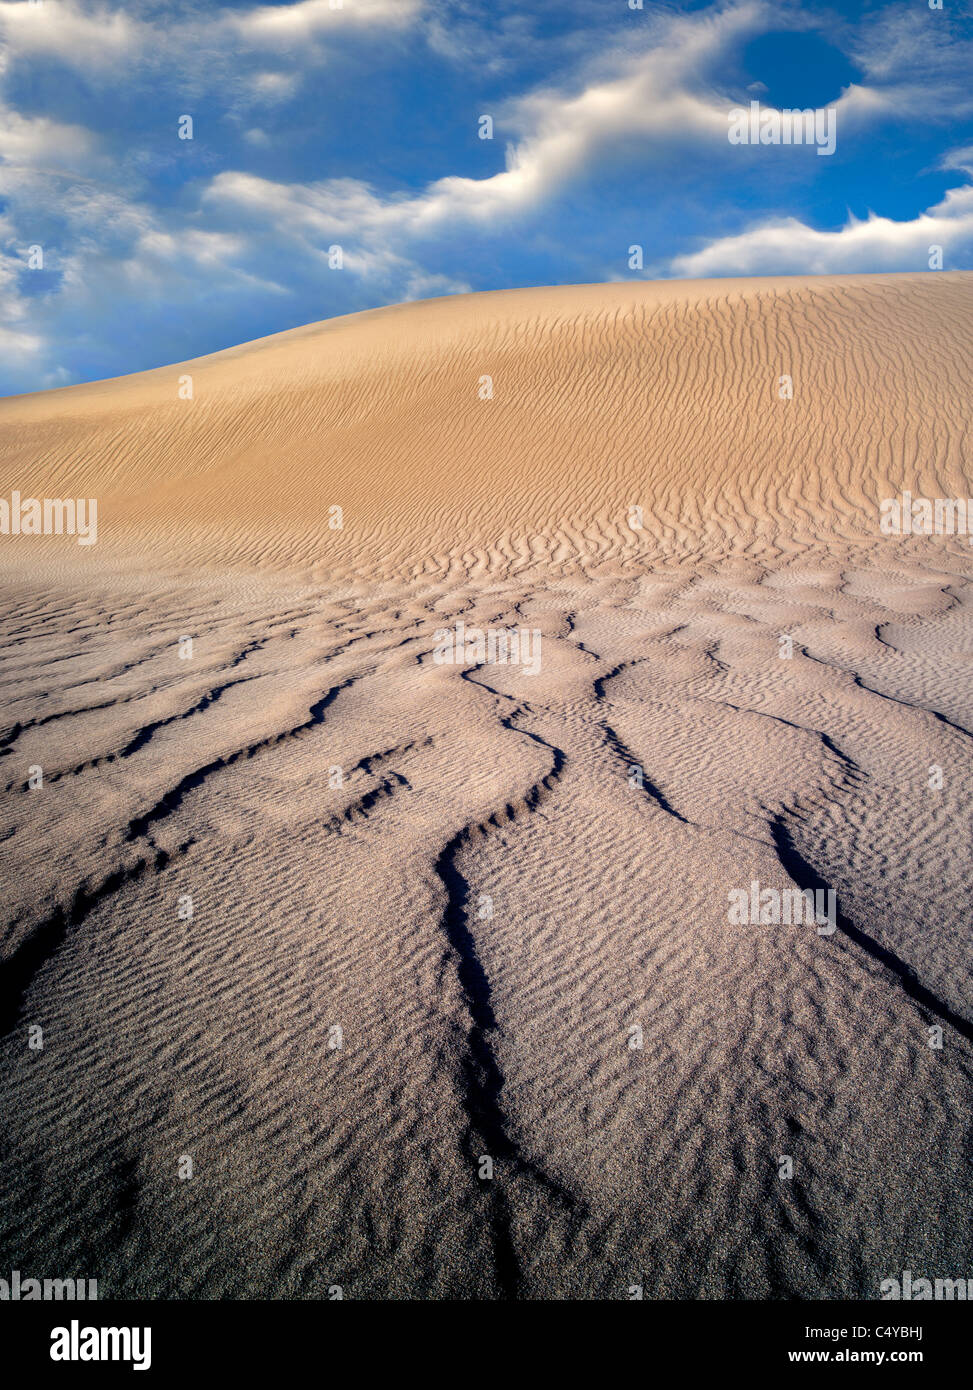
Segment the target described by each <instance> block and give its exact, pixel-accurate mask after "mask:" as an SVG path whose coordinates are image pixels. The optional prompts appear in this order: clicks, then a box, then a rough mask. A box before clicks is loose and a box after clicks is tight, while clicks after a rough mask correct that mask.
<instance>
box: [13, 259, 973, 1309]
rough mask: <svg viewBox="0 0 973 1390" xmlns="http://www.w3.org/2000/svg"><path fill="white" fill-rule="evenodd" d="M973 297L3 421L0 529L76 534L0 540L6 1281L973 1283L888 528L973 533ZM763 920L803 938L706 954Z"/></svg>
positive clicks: (589, 321)
mask: <svg viewBox="0 0 973 1390" xmlns="http://www.w3.org/2000/svg"><path fill="white" fill-rule="evenodd" d="M971 301H973V276H939V275H923V276H881V277H849V278H847V279H834V280H827V281H786V280H785V281H777V282H769V281H752V282H742V281H735V282H723V283H713V284H710V285H707V284H698V285H686V284H679V285H676V284H672V285H630V284H626V285H612V286H585V287H572V288H565V289H561V290H539V291H518V292H511V293H503V294H491V295H478V296H466V297H460V298H458V299H453V300H442V301H432V302H429V303H426V304H419V305H412V306H405V307H401V308H397V309H393V310H383V311H379V312H376V313H373V314H365V315H357V316H354V317H353V318H350V319H346V320H335V321H333V322H331V323H327V324H322V325H315V326H313V327H311V328H308V329H302V330H298V331H296V332H294V333H289V334H284V335H281V336H280V337H278V338H275V339H268V340H265V341H264V342H262V343H258V344H254V345H247V346H246V347H243V348H239V349H234V350H232V351H231V352H227V353H222V354H218V355H216V356H214V357H211V358H207V359H203V360H202V361H200V362H198V363H189V364H184V365H183V366H180V367H173V368H167V369H164V370H161V371H158V372H153V373H147V374H144V375H142V376H139V377H132V378H125V379H122V380H120V381H117V382H107V383H99V384H97V385H95V386H90V387H81V388H71V389H69V390H66V391H59V392H54V393H47V394H46V395H44V396H37V397H24V398H20V399H18V400H12V401H7V402H2V403H0V441H2V452H3V458H4V463H3V466H2V485H0V492H2V491H3V490H4V488H5V489H6V492H5V495H7V496H9V495H10V491H11V489H13V488H16V487H19V488H20V489H21V490H22V491H23V492H24V493H26V492H27V491H33V492H34V493H35V494H36V495H49V496H67V495H77V496H81V495H86V496H87V495H96V496H97V497H98V499H99V541H98V544H97V545H95V546H91V547H79V546H76V545H75V544H74V543H73V542H72V541H70V540H69V539H68V538H66V537H58V538H51V539H49V540H43V539H35V538H26V537H21V538H13V537H11V538H7V537H3V538H0V563H2V571H0V572H2V583H3V591H4V603H3V618H2V624H0V644H2V646H0V649H2V654H3V662H2V668H0V684H2V690H3V697H4V716H3V732H2V733H0V752H2V757H0V778H2V781H3V786H4V796H3V800H2V811H3V820H2V825H0V862H2V871H3V881H4V908H5V912H4V928H3V934H2V937H0V952H2V965H0V1029H2V1032H3V1039H2V1043H0V1048H2V1054H0V1113H2V1114H3V1116H4V1125H3V1137H2V1143H3V1150H2V1158H3V1172H4V1182H3V1190H2V1196H0V1267H2V1266H6V1267H7V1268H11V1269H12V1268H17V1269H20V1270H21V1271H22V1272H23V1273H24V1275H25V1277H26V1276H27V1275H28V1274H29V1275H32V1276H39V1277H43V1276H45V1275H46V1276H51V1277H53V1276H62V1277H65V1276H70V1275H77V1276H79V1277H80V1276H81V1275H85V1276H87V1277H97V1278H98V1279H99V1291H100V1294H101V1296H102V1297H107V1296H109V1295H123V1296H124V1295H128V1296H136V1297H138V1296H148V1297H169V1298H180V1297H203V1298H213V1297H220V1296H224V1297H322V1298H326V1297H328V1296H329V1291H331V1293H330V1296H333V1291H334V1289H335V1288H336V1287H337V1286H340V1288H341V1289H342V1290H343V1293H344V1296H345V1297H347V1298H403V1297H416V1298H444V1297H452V1298H457V1297H458V1298H497V1297H511V1296H512V1297H520V1298H539V1299H544V1298H563V1297H581V1298H626V1297H629V1296H630V1292H629V1291H630V1289H631V1288H632V1287H633V1286H640V1287H641V1288H642V1289H643V1290H644V1295H645V1297H666V1298H692V1297H707V1298H727V1297H731V1298H732V1297H736V1298H739V1297H744V1298H780V1297H801V1298H821V1297H825V1298H826V1297H836V1296H842V1295H846V1296H859V1297H865V1298H874V1297H876V1296H877V1295H878V1286H879V1282H880V1281H881V1280H882V1279H884V1278H889V1277H894V1276H897V1275H898V1274H899V1272H900V1271H901V1270H903V1269H911V1270H912V1271H913V1272H914V1274H915V1275H916V1277H919V1275H920V1274H922V1275H928V1276H940V1277H954V1276H955V1277H959V1276H963V1277H965V1276H966V1275H968V1274H969V1273H970V1272H971V1264H973V1231H971V1223H970V1217H969V1210H970V1178H969V1137H970V1135H969V1132H970V1122H971V1099H973V1092H971V1079H973V1048H971V1039H973V1022H971V1020H973V969H971V966H973V938H971V932H970V911H969V901H970V895H971V886H973V882H971V881H973V868H971V864H970V855H969V851H970V845H971V841H973V836H971V831H973V823H971V822H973V812H971V799H970V769H971V756H970V753H971V731H973V679H971V658H973V587H971V584H970V577H971V573H973V565H971V551H970V548H969V546H968V545H967V544H966V542H965V539H964V540H962V541H961V540H959V539H955V538H954V539H946V538H937V539H931V540H914V539H913V540H906V539H896V538H888V537H883V536H882V535H881V534H880V533H879V530H878V519H877V518H878V502H879V500H880V499H881V498H882V497H885V496H891V495H895V494H897V493H898V492H899V491H901V489H902V488H910V489H911V491H912V492H913V493H914V494H915V495H925V496H929V497H935V496H943V497H953V496H967V495H969V493H970V492H973V488H971V486H970V480H969V474H968V466H967V465H965V463H964V456H965V450H966V449H967V448H968V443H967V433H968V430H967V418H968V402H969V399H970V396H971V392H970V386H971V382H970V376H971V367H970V363H971V354H970V347H971V338H973V328H971V318H970V313H969V310H970V307H971ZM784 373H787V374H788V375H791V376H792V379H793V383H794V392H795V394H794V399H793V400H790V401H783V400H781V399H780V398H779V396H778V380H779V377H780V375H781V374H784ZM186 375H190V376H192V378H193V399H192V401H188V400H180V399H178V396H177V389H178V387H177V383H178V380H179V378H180V377H185V376H186ZM484 376H489V377H491V378H492V387H493V398H492V399H485V400H484V399H480V390H481V381H482V378H483V377H484ZM333 506H340V507H341V508H342V523H343V525H342V528H341V529H340V530H336V529H332V528H331V527H330V526H329V518H330V517H332V516H333V513H330V512H329V508H331V507H333ZM636 506H637V507H639V508H641V512H640V514H639V520H640V521H641V523H642V524H641V526H640V527H638V528H635V527H633V526H632V525H631V513H630V508H632V507H636ZM458 621H462V622H463V623H465V624H466V626H467V628H468V629H469V628H474V627H478V628H481V629H487V628H494V629H497V628H501V627H503V628H509V627H517V628H521V629H524V628H526V629H528V630H530V631H535V630H536V631H539V632H540V633H541V634H542V662H541V669H540V670H539V672H538V673H537V674H534V675H527V674H524V673H523V671H522V670H521V669H519V668H517V667H514V666H501V665H496V664H490V663H473V664H467V665H446V664H439V663H437V662H436V661H435V660H434V658H433V652H434V648H435V645H436V640H437V639H436V633H437V631H441V630H442V629H444V628H445V629H454V628H455V624H456V623H457V622H458ZM190 636H191V637H192V651H191V655H180V652H181V651H182V652H183V653H185V652H186V651H187V648H186V644H185V641H184V640H182V639H185V638H186V637H190ZM782 636H784V637H790V639H791V643H790V650H791V651H792V655H791V656H789V657H788V656H784V655H782V652H783V651H784V650H786V649H787V644H786V643H782V641H781V638H782ZM38 767H39V768H41V769H42V776H43V785H42V786H40V787H39V788H37V789H31V788H30V787H29V785H28V783H29V780H30V778H31V769H33V768H38ZM936 767H938V768H941V769H942V777H941V781H942V785H941V786H938V785H930V783H931V782H932V783H936V782H938V781H939V780H940V779H939V778H938V777H936V776H935V775H934V774H933V773H932V772H931V769H934V768H936ZM633 769H638V770H639V773H638V774H634V773H633ZM34 780H35V781H36V776H35V777H34ZM754 880H756V881H758V882H759V884H760V885H761V886H762V887H771V888H778V889H781V890H784V889H788V888H794V887H795V886H796V887H800V888H810V889H815V888H826V889H832V890H834V892H835V894H836V899H837V915H836V923H835V926H836V929H835V931H834V932H833V933H828V934H822V933H819V932H818V931H817V930H816V928H815V926H813V925H800V926H785V925H774V924H759V923H758V924H755V925H746V926H741V925H736V924H733V923H731V922H730V921H729V920H728V893H729V891H730V890H731V889H735V888H744V889H749V887H750V884H751V882H752V881H754ZM187 897H190V898H191V899H192V915H191V917H188V916H187ZM37 1026H40V1027H41V1028H42V1029H43V1035H42V1036H43V1044H44V1045H43V1049H37V1048H36V1047H35V1048H31V1047H30V1046H29V1045H28V1044H29V1040H30V1038H31V1036H33V1037H34V1038H35V1041H36V1034H33V1035H32V1034H31V1033H30V1031H29V1030H30V1029H31V1028H36V1027H37ZM937 1029H938V1030H941V1032H939V1033H937V1032H936V1031H935V1030H937ZM931 1030H932V1031H931ZM931 1041H932V1042H933V1043H935V1042H938V1041H941V1044H942V1045H941V1046H931V1045H930V1042H931ZM187 1156H189V1157H191V1159H192V1165H193V1176H192V1178H191V1179H183V1180H181V1179H180V1176H179V1174H180V1165H182V1169H183V1171H185V1169H186V1164H185V1159H186V1157H187ZM785 1156H786V1157H789V1158H790V1159H791V1160H792V1164H793V1175H792V1176H790V1177H781V1176H780V1173H781V1169H782V1165H781V1160H782V1158H784V1157H785ZM487 1157H488V1158H490V1159H491V1160H492V1165H493V1175H492V1177H485V1176H482V1174H483V1173H484V1171H485V1168H484V1163H483V1160H484V1158H487ZM784 1166H785V1167H786V1165H784ZM486 1171H488V1169H487V1170H486ZM2 1272H3V1271H2V1268H0V1273H2Z"/></svg>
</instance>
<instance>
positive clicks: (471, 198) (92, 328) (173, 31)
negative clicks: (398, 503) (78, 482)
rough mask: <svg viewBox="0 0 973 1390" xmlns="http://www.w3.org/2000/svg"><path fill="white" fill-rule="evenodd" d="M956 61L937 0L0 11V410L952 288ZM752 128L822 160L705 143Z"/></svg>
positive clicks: (971, 155) (442, 2)
mask: <svg viewBox="0 0 973 1390" xmlns="http://www.w3.org/2000/svg"><path fill="white" fill-rule="evenodd" d="M933 3H936V0H933ZM633 6H636V7H634V8H633ZM971 40H973V24H971V15H970V5H969V4H968V3H960V0H942V8H941V9H933V8H930V3H929V0H896V2H895V3H891V4H883V3H878V2H877V0H871V3H855V4H853V3H842V4H840V5H835V6H829V5H825V4H814V5H810V4H799V3H791V4H788V3H778V2H771V3H768V2H767V0H734V2H733V3H723V4H719V3H718V4H710V3H702V2H701V0H694V2H693V3H684V4H674V5H669V4H666V5H660V4H653V3H651V0H643V7H642V8H638V7H637V0H583V2H582V0H534V3H532V4H531V3H516V4H515V3H507V0H491V3H489V4H483V3H472V2H470V3H467V0H296V3H292V2H291V0H278V3H266V4H260V5H254V4H251V3H227V4H219V5H217V4H213V5H206V4H197V3H189V2H188V0H130V3H127V4H121V3H117V0H40V3H30V0H12V2H10V3H7V2H6V0H0V105H2V108H3V109H2V111H0V393H3V394H9V393H13V392H21V391H33V390H40V389H43V388H45V387H51V386H60V385H67V384H69V383H72V382H76V381H87V380H92V379H96V378H99V377H105V376H116V375H120V374H122V373H125V372H133V371H140V370H142V369H144V368H147V367H154V366H160V365H163V364H165V363H169V362H177V361H182V360H184V359H186V358H189V357H193V356H197V355H199V354H201V353H205V352H211V351H214V350H216V349H218V348H221V347H227V346H230V345H232V344H234V343H238V342H243V341H246V340H248V339H251V338H255V337H260V336H262V335H264V334H267V333H274V332H278V331H280V330H281V329H286V328H291V327H294V326H296V325H298V324H302V323H308V322H311V321H314V320H316V319H322V318H330V317H332V316H333V315H335V314H342V313H348V312H351V311H354V310H356V309H365V308H372V307H375V306H376V305H381V304H388V303H394V302H396V301H399V300H404V299H417V298H426V297H429V296H433V295H440V294H451V293H457V292H462V291H467V290H487V289H499V288H505V287H508V286H517V285H538V284H570V283H578V282H588V281H602V280H616V279H625V278H637V277H644V278H650V279H654V278H669V277H682V276H691V277H709V276H724V275H760V274H778V273H784V274H803V273H812V274H827V273H840V272H849V271H882V270H917V271H925V270H927V269H928V267H929V256H930V252H929V248H930V247H931V246H934V245H938V246H941V247H942V248H943V252H942V255H943V265H944V268H945V269H969V268H973V81H971V74H973V41H971ZM753 100H757V101H759V102H760V103H761V105H762V107H764V108H767V107H770V108H794V107H802V108H807V107H811V106H813V107H815V108H826V107H834V108H835V111H836V118H835V119H836V136H837V142H836V149H835V152H834V154H833V155H830V156H822V155H819V154H818V153H817V150H816V149H815V148H814V146H813V145H812V146H809V145H803V146H799V145H791V146H784V145H733V144H731V143H730V142H729V140H728V134H727V132H728V113H729V112H730V111H731V110H732V109H733V108H734V107H737V106H740V105H747V104H748V103H749V102H751V101H753ZM187 115H188V116H191V117H192V121H193V138H192V139H191V140H189V139H180V138H179V126H180V118H181V117H183V116H187ZM483 116H490V117H491V119H492V122H493V139H491V140H484V139H481V138H480V134H479V132H480V128H481V118H482V117H483ZM635 244H638V245H640V246H641V247H642V248H643V265H642V268H641V269H632V268H631V267H630V264H629V260H630V258H629V247H630V246H632V245H635ZM334 246H340V247H341V248H342V261H343V264H342V268H341V269H333V268H331V266H330V264H329V259H331V260H333V259H334V256H333V253H332V255H331V256H330V257H329V250H330V248H331V247H334ZM32 247H40V248H41V249H42V253H43V266H42V267H41V268H31V266H30V261H31V248H32ZM33 259H34V261H35V262H36V261H37V253H36V251H35V252H34V253H33Z"/></svg>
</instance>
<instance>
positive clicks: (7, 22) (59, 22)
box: [0, 0, 146, 67]
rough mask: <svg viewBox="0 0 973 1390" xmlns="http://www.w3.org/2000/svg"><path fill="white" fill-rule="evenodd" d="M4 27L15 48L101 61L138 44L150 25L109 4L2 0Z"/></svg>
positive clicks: (80, 62) (81, 62)
mask: <svg viewBox="0 0 973 1390" xmlns="http://www.w3.org/2000/svg"><path fill="white" fill-rule="evenodd" d="M0 30H2V33H3V36H4V39H5V41H6V44H7V47H8V48H9V50H10V51H11V52H12V53H14V54H23V55H25V56H28V57H55V58H59V59H61V60H63V61H65V62H70V63H72V64H74V65H76V66H79V67H80V66H96V67H101V66H105V65H108V64H111V63H115V62H117V61H118V60H120V59H122V58H125V57H127V56H129V55H130V54H132V53H133V52H134V51H135V50H136V49H137V48H139V47H140V46H141V44H142V43H143V42H144V38H145V33H146V26H144V25H142V24H140V23H139V22H138V21H136V20H133V19H132V18H131V17H130V16H129V15H127V14H126V13H125V12H124V10H120V9H112V8H111V7H110V6H108V5H99V6H96V7H93V8H87V9H86V8H83V7H82V6H81V5H80V4H77V3H75V0H43V3H42V4H40V5H31V4H28V3H27V2H26V0H13V3H10V0H2V3H0Z"/></svg>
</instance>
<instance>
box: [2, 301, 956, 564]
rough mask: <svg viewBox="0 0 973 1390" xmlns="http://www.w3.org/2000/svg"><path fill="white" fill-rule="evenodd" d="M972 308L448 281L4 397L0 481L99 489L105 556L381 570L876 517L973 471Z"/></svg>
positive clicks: (685, 552) (715, 552) (855, 537)
mask: <svg viewBox="0 0 973 1390" xmlns="http://www.w3.org/2000/svg"><path fill="white" fill-rule="evenodd" d="M971 314H973V276H971V275H969V274H960V273H957V274H945V275H939V274H936V275H929V274H926V275H899V276H893V275H889V276H849V277H835V278H830V279H817V280H815V279H778V280H749V281H747V280H728V281H714V282H705V281H703V282H695V283H692V282H690V283H687V282H665V283H647V284H646V283H642V284H630V283H629V284H618V285H584V286H570V287H568V288H563V289H544V290H516V291H503V292H498V293H491V294H477V295H466V296H459V297H456V298H450V299H438V300H430V301H428V302H426V303H422V304H411V305H404V306H398V307H395V308H391V309H382V310H376V311H373V312H370V313H364V314H355V315H352V316H350V317H348V318H343V319H334V320H331V321H330V322H326V323H322V324H313V325H311V326H310V327H308V328H302V329H297V330H294V331H292V332H288V333H283V334H280V335H278V336H277V337H275V338H267V339H263V340H262V341H260V342H257V343H251V344H247V345H245V346H244V347H240V348H234V349H231V350H230V351H228V352H221V353H216V354H215V355H213V356H211V357H206V358H200V359H199V360H198V361H195V362H188V363H182V364H180V365H179V366H175V367H167V368H163V369H160V370H158V371H154V372H145V373H142V374H141V375H138V376H133V377H126V378H121V379H119V380H117V381H111V382H98V383H95V384H94V385H91V386H81V387H71V388H68V389H65V390H61V391H56V392H52V393H47V394H45V395H42V396H36V397H21V398H18V399H13V400H8V401H5V402H3V403H0V429H2V431H3V440H4V443H3V460H2V465H0V493H3V492H6V493H9V491H10V489H12V488H14V487H20V488H21V489H22V490H23V491H25V492H26V491H29V490H30V489H34V490H35V491H37V492H40V489H41V487H42V485H43V488H44V489H45V493H44V495H49V496H82V495H83V496H96V497H97V498H98V499H99V517H100V533H101V537H102V539H101V540H100V542H99V545H100V547H101V549H100V550H99V555H98V563H103V562H104V553H105V550H106V549H107V548H109V547H110V548H111V549H112V550H113V551H116V550H124V551H127V553H128V554H129V555H130V556H134V557H136V558H137V557H139V556H142V555H143V554H144V553H145V551H146V549H149V550H151V553H152V554H153V556H154V557H156V558H157V559H159V560H161V559H165V560H167V561H168V562H170V563H171V564H174V565H177V566H182V565H189V566H192V567H193V568H194V569H195V568H196V567H198V566H203V565H219V566H223V565H225V564H228V563H236V564H243V565H246V566H249V567H260V568H268V567H269V568H273V569H282V568H291V569H299V570H301V571H302V572H304V573H306V574H307V575H308V576H309V577H310V576H313V577H315V578H352V577H360V578H363V579H365V580H366V581H367V582H369V583H373V582H374V581H375V580H376V579H377V578H379V577H381V578H389V579H415V578H418V577H422V578H429V579H431V578H439V577H445V576H447V575H448V576H449V577H450V578H451V579H454V578H456V577H458V576H460V575H466V576H469V577H472V578H480V577H483V576H487V575H497V574H507V573H515V574H524V573H532V572H534V571H537V572H539V573H542V574H544V575H549V574H551V573H558V574H574V573H578V572H586V573H592V572H594V573H599V572H607V573H615V572H618V573H628V572H630V571H631V570H632V569H633V568H635V569H642V568H644V567H645V566H646V565H647V564H656V563H658V562H660V561H661V560H664V559H673V558H678V559H683V558H689V559H703V560H707V561H708V560H712V559H714V558H718V557H720V556H723V555H747V556H752V557H754V558H757V559H765V558H768V557H774V556H776V555H779V554H781V553H783V554H785V555H786V554H793V553H800V552H801V551H803V550H805V549H807V548H808V547H809V546H812V545H813V544H814V543H815V542H816V541H817V540H819V539H820V538H822V537H825V538H827V540H828V541H829V542H835V541H837V542H855V543H857V544H861V543H866V544H867V543H873V542H875V540H876V537H877V508H878V504H879V500H880V499H881V498H883V497H887V496H891V495H894V494H896V493H897V492H898V490H899V489H900V488H901V487H902V486H903V484H904V483H908V484H911V485H912V486H913V490H914V492H915V493H916V494H917V495H924V496H927V497H955V496H957V495H965V494H963V493H962V492H961V489H962V488H963V487H964V486H965V474H964V471H963V465H964V447H965V438H964V415H963V411H964V407H965V403H966V401H967V400H968V398H969V387H970V380H969V371H970V368H969V361H970V354H969V344H970V337H969V335H970V322H971ZM783 376H787V377H789V378H790V380H791V383H792V390H793V398H792V399H781V395H780V392H781V390H782V389H784V390H786V389H787V388H786V387H784V388H782V387H781V385H780V378H781V377H783ZM484 378H489V379H490V381H489V383H488V382H486V381H484V380H483V379H484ZM187 379H191V390H192V399H191V400H188V399H181V398H180V395H179V393H180V390H182V391H183V392H185V391H186V390H188V389H189V388H188V386H187V385H186V381H187ZM181 383H182V385H181ZM490 390H492V397H489V398H485V399H481V393H486V392H488V391H490ZM336 506H337V507H340V508H341V509H342V515H341V521H342V528H341V529H337V527H335V526H334V525H332V524H331V523H332V522H333V521H334V520H335V518H334V516H333V514H332V513H331V511H330V509H331V508H332V507H336ZM635 507H637V508H640V509H641V514H640V515H639V514H634V515H635V519H636V520H637V521H638V523H639V524H640V529H635V528H633V525H632V524H631V523H632V519H633V513H632V508H635ZM58 553H60V552H58Z"/></svg>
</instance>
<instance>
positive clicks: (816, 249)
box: [670, 185, 973, 279]
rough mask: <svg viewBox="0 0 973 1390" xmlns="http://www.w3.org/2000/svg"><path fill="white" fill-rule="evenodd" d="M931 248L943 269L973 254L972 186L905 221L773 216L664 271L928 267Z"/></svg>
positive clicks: (700, 274) (834, 271) (707, 273)
mask: <svg viewBox="0 0 973 1390" xmlns="http://www.w3.org/2000/svg"><path fill="white" fill-rule="evenodd" d="M936 246H938V247H941V248H942V251H943V265H944V268H946V269H949V267H950V264H951V263H952V264H954V265H955V264H956V262H957V259H958V256H959V254H960V253H961V252H967V253H968V252H969V251H970V250H971V249H973V185H967V186H965V187H961V188H952V189H950V190H949V191H948V192H947V194H946V196H945V197H944V198H943V200H942V202H941V203H938V204H936V206H935V207H932V208H929V209H927V210H926V211H925V212H922V213H920V214H919V216H918V217H915V218H912V219H911V220H907V221H903V222H896V221H894V220H893V219H891V218H889V217H876V216H875V215H874V214H871V215H870V216H869V217H868V218H867V219H865V220H859V219H858V218H855V217H849V219H848V222H847V223H846V224H845V226H844V227H841V228H840V229H839V230H838V231H836V232H827V231H818V230H816V229H815V228H814V227H809V226H807V224H806V223H804V222H801V221H800V220H799V219H798V218H796V217H785V218H778V219H774V220H771V221H767V222H764V223H762V224H761V225H759V226H756V227H753V228H751V229H750V230H749V231H746V232H742V233H740V234H739V235H738V236H729V237H721V238H720V239H719V240H717V241H713V242H711V243H710V245H709V246H706V247H704V248H703V249H702V250H701V251H696V252H693V253H692V254H690V255H685V256H676V257H675V258H674V260H673V261H672V262H671V265H670V269H671V271H672V273H673V274H674V275H677V276H680V277H682V278H687V277H688V278H690V279H707V278H709V277H711V276H721V275H802V274H804V275H829V274H831V275H840V274H851V273H853V272H855V271H882V270H927V269H928V268H929V259H930V254H931V249H932V248H933V247H936Z"/></svg>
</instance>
